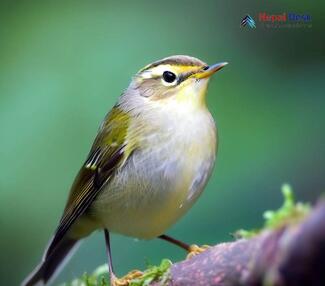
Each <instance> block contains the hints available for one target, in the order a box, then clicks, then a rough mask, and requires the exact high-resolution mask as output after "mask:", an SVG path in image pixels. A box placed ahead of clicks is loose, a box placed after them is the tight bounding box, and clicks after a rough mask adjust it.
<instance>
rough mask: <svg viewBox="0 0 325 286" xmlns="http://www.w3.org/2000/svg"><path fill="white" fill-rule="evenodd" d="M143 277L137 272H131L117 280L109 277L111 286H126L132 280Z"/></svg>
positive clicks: (141, 273) (114, 277)
mask: <svg viewBox="0 0 325 286" xmlns="http://www.w3.org/2000/svg"><path fill="white" fill-rule="evenodd" d="M142 275H143V272H141V271H139V270H132V271H130V272H129V273H128V274H126V275H125V276H123V277H121V278H117V277H116V276H113V277H111V286H128V285H129V284H130V282H131V281H132V280H133V279H136V278H139V277H141V276H142Z"/></svg>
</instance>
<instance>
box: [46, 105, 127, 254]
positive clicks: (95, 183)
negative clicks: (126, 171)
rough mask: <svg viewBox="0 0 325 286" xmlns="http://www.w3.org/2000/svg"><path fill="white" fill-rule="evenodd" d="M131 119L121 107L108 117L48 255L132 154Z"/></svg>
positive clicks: (73, 188) (77, 183)
mask: <svg viewBox="0 0 325 286" xmlns="http://www.w3.org/2000/svg"><path fill="white" fill-rule="evenodd" d="M129 120H130V117H129V115H128V114H127V113H126V112H124V111H123V110H121V109H120V108H119V107H118V106H115V107H114V108H113V109H112V110H111V112H110V113H109V114H108V115H107V116H106V118H105V120H104V122H103V123H102V125H101V127H100V130H99V132H98V135H97V137H96V139H95V142H94V144H93V146H92V148H91V151H90V153H89V155H88V158H87V160H86V162H85V163H84V164H83V166H82V167H81V169H80V171H79V173H78V175H77V177H76V179H75V181H74V183H73V185H72V187H71V191H70V195H69V198H68V201H67V204H66V207H65V210H64V213H63V216H62V218H61V220H60V223H59V226H58V228H57V230H56V232H55V234H54V237H53V239H52V242H51V244H50V246H49V248H48V250H47V255H50V254H51V252H52V251H53V250H54V249H55V247H56V245H57V243H58V242H59V241H60V240H61V239H62V238H63V236H64V235H65V234H66V233H67V231H68V230H69V229H70V227H71V225H72V224H73V223H74V222H75V221H76V219H77V218H79V217H80V216H81V215H82V214H83V213H84V212H85V211H86V210H87V209H88V207H89V206H90V205H91V203H92V202H93V201H94V199H95V198H96V196H97V195H98V194H99V193H100V191H101V190H102V187H103V185H105V184H106V183H107V182H108V181H109V180H110V178H111V177H112V175H113V174H114V172H115V170H116V169H117V168H119V167H121V166H122V165H123V164H124V162H125V161H126V159H127V158H128V156H129V155H130V154H131V153H132V150H130V147H129V146H128V145H129V144H128V143H127V140H126V136H127V128H128V124H129Z"/></svg>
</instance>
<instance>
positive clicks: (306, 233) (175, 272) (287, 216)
mask: <svg viewBox="0 0 325 286" xmlns="http://www.w3.org/2000/svg"><path fill="white" fill-rule="evenodd" d="M282 192H283V195H284V198H285V200H284V203H283V205H282V207H281V208H280V209H278V210H277V211H267V212H265V213H264V218H265V223H264V227H263V228H261V229H258V230H250V231H247V230H240V231H237V232H236V233H235V237H236V240H235V241H233V242H228V243H221V244H218V245H216V246H213V247H211V248H209V249H208V250H206V251H205V252H203V253H201V254H199V255H196V256H194V257H192V258H190V259H187V260H184V261H181V262H178V263H175V264H171V262H170V261H169V260H163V261H162V263H161V265H159V266H152V267H149V268H148V269H147V270H146V271H145V272H144V275H143V276H142V277H141V278H138V279H135V280H132V281H131V282H130V284H129V285H130V286H146V285H147V286H149V285H154V286H158V285H161V286H162V285H166V286H182V285H184V286H191V285H193V286H194V285H195V286H197V285H204V286H207V285H215V286H239V285H245V286H246V285H247V286H295V285H315V286H318V285H319V286H320V285H325V271H324V270H325V268H324V265H325V200H324V199H323V200H320V201H319V203H318V204H317V205H316V206H315V207H314V208H311V207H310V206H309V205H308V204H301V203H295V201H294V197H293V193H292V191H291V189H290V187H289V186H288V185H285V186H284V187H283V188H282ZM107 281H108V279H107V266H102V267H100V268H98V269H97V270H96V271H95V272H94V273H93V274H92V275H84V276H83V277H82V278H80V279H76V280H75V281H73V282H72V283H69V284H66V285H71V286H81V285H83V286H98V285H101V286H106V285H109V283H108V282H107Z"/></svg>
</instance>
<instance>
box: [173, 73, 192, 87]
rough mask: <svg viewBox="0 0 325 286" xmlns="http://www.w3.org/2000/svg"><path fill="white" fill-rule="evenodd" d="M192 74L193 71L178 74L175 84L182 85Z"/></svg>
mask: <svg viewBox="0 0 325 286" xmlns="http://www.w3.org/2000/svg"><path fill="white" fill-rule="evenodd" d="M192 74H194V72H193V71H191V72H186V73H182V74H180V75H179V76H178V80H177V84H180V83H182V82H183V81H184V80H186V79H188V78H189V77H190V76H191V75H192Z"/></svg>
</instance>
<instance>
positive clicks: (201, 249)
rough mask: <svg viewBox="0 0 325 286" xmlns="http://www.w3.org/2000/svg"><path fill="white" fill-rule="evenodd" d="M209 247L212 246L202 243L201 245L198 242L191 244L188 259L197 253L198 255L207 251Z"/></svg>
mask: <svg viewBox="0 0 325 286" xmlns="http://www.w3.org/2000/svg"><path fill="white" fill-rule="evenodd" d="M208 248H210V246H209V245H206V244H205V245H201V246H198V245H196V244H192V245H190V247H189V250H188V254H187V256H186V259H189V258H192V257H193V256H195V255H198V254H200V253H202V252H204V251H206V250H207V249H208Z"/></svg>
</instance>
